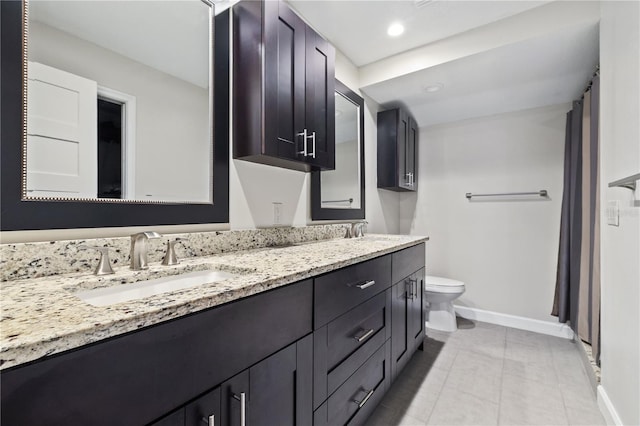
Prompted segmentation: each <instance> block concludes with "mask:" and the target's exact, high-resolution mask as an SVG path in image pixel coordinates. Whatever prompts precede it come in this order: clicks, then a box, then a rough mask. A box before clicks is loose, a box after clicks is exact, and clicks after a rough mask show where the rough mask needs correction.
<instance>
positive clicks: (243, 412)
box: [233, 392, 247, 426]
mask: <svg viewBox="0 0 640 426" xmlns="http://www.w3.org/2000/svg"><path fill="white" fill-rule="evenodd" d="M233 397H234V398H235V399H237V400H238V401H240V426H245V425H246V423H247V422H246V418H247V394H246V393H244V392H240V396H238V395H235V394H234V395H233Z"/></svg>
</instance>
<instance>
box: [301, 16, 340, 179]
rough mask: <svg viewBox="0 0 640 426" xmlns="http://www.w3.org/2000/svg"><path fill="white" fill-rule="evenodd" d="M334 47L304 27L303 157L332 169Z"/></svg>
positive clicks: (322, 166)
mask: <svg viewBox="0 0 640 426" xmlns="http://www.w3.org/2000/svg"><path fill="white" fill-rule="evenodd" d="M334 68H335V50H334V48H333V46H331V45H330V44H329V42H328V41H326V40H325V39H323V38H322V37H321V36H320V35H319V34H318V33H316V32H315V31H314V30H313V29H312V28H310V27H307V30H306V83H305V86H306V113H305V116H306V123H305V128H306V129H307V140H306V151H307V156H306V161H307V162H308V163H309V164H311V165H313V166H317V167H319V168H322V169H335V93H334V92H335V79H334Z"/></svg>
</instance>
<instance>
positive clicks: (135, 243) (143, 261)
mask: <svg viewBox="0 0 640 426" xmlns="http://www.w3.org/2000/svg"><path fill="white" fill-rule="evenodd" d="M160 237H162V235H160V234H158V233H157V232H154V231H148V232H139V233H137V234H133V235H132V236H131V254H130V256H131V269H132V270H133V271H140V270H142V269H147V268H149V260H148V258H147V253H148V248H147V240H149V239H152V238H160Z"/></svg>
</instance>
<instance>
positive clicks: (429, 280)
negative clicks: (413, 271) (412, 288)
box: [424, 275, 464, 287]
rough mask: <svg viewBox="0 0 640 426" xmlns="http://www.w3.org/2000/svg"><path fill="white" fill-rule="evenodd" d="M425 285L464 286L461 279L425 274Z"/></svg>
mask: <svg viewBox="0 0 640 426" xmlns="http://www.w3.org/2000/svg"><path fill="white" fill-rule="evenodd" d="M424 282H425V285H426V286H428V287H464V283H463V282H462V281H457V280H452V279H450V278H443V277H434V276H432V275H427V276H426V277H424Z"/></svg>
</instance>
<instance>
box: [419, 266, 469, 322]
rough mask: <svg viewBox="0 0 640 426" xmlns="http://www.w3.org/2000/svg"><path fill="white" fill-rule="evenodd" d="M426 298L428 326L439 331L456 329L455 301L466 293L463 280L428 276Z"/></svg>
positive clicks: (425, 290) (426, 279)
mask: <svg viewBox="0 0 640 426" xmlns="http://www.w3.org/2000/svg"><path fill="white" fill-rule="evenodd" d="M424 282H425V285H424V298H425V300H426V301H427V303H429V321H427V328H430V329H432V330H438V331H449V332H451V331H456V330H457V329H458V325H457V324H456V313H455V311H454V310H453V301H454V300H455V299H457V298H458V297H460V295H462V293H464V290H465V289H464V283H463V282H462V281H456V280H451V279H449V278H442V277H434V276H426V277H425V280H424Z"/></svg>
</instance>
